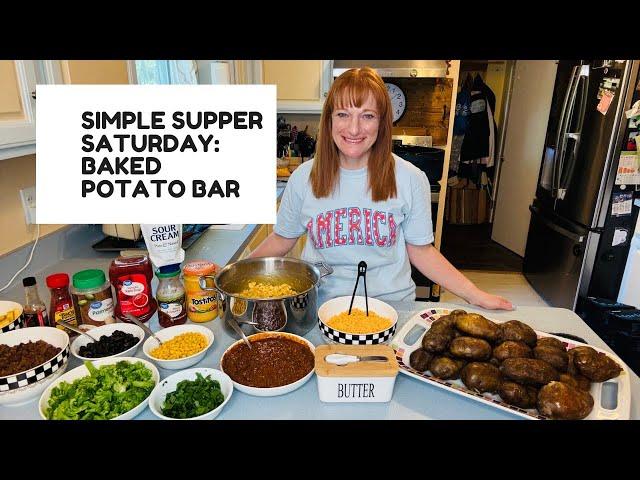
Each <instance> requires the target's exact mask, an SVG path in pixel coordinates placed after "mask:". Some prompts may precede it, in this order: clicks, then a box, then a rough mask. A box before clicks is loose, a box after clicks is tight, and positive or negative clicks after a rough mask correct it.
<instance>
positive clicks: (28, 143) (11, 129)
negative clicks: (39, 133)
mask: <svg viewBox="0 0 640 480" xmlns="http://www.w3.org/2000/svg"><path fill="white" fill-rule="evenodd" d="M129 80H130V78H129V70H128V64H127V61H126V60H60V61H58V60H0V160H3V159H6V158H14V157H19V156H22V155H28V154H32V153H35V151H36V85H42V84H62V83H67V84H71V83H73V84H87V83H92V84H113V83H120V84H122V83H124V84H126V83H129Z"/></svg>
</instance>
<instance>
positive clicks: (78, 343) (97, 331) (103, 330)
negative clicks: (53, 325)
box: [71, 323, 144, 362]
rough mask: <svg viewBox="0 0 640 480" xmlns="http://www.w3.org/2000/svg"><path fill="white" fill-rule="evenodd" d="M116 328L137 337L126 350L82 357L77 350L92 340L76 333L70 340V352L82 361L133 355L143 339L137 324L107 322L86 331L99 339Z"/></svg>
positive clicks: (110, 333)
mask: <svg viewBox="0 0 640 480" xmlns="http://www.w3.org/2000/svg"><path fill="white" fill-rule="evenodd" d="M116 330H120V331H121V332H124V333H130V334H131V335H133V336H134V337H137V338H138V341H137V342H136V344H135V345H134V346H133V347H131V348H128V349H127V350H124V351H122V352H120V353H116V354H115V355H109V356H107V357H100V358H89V357H83V356H82V355H80V353H79V352H80V347H84V346H85V345H87V344H89V343H91V342H92V340H91V339H90V338H88V337H85V336H84V335H78V336H77V337H76V338H75V340H74V341H73V342H71V354H72V355H73V356H74V357H76V358H79V359H80V360H82V361H83V362H84V361H85V360H89V361H90V362H93V361H94V360H104V359H105V358H113V357H134V356H135V354H136V351H137V350H138V347H140V345H141V344H142V341H143V340H144V330H142V329H141V328H140V327H139V326H137V325H135V324H133V323H107V324H105V325H101V326H99V327H95V328H92V329H91V330H89V331H88V332H87V333H88V334H89V335H91V336H92V337H95V338H97V339H98V340H99V339H100V338H101V337H102V336H104V335H106V336H109V335H112V334H113V332H115V331H116Z"/></svg>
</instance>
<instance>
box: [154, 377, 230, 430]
mask: <svg viewBox="0 0 640 480" xmlns="http://www.w3.org/2000/svg"><path fill="white" fill-rule="evenodd" d="M232 394H233V382H232V381H231V378H229V376H228V375H227V374H226V373H224V372H221V371H220V370H216V369H214V368H191V369H188V370H182V371H180V372H178V373H174V374H173V375H170V376H168V377H167V378H165V379H164V380H162V381H161V382H159V383H158V385H157V386H156V387H155V388H154V389H153V392H151V396H150V397H149V409H150V410H151V411H152V412H153V413H154V415H156V416H157V417H158V418H161V419H163V420H212V419H214V418H216V417H217V416H218V414H219V413H220V412H221V411H222V409H223V408H224V406H225V405H226V404H227V402H228V401H229V400H230V399H231V395H232Z"/></svg>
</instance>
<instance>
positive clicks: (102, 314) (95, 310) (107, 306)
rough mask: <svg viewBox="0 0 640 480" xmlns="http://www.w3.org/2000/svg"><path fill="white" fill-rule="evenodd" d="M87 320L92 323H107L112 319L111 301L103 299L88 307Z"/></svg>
mask: <svg viewBox="0 0 640 480" xmlns="http://www.w3.org/2000/svg"><path fill="white" fill-rule="evenodd" d="M89 318H90V319H91V320H93V321H94V322H101V323H105V322H106V323H109V320H111V319H113V299H111V298H105V299H104V300H101V301H99V302H92V303H91V305H89Z"/></svg>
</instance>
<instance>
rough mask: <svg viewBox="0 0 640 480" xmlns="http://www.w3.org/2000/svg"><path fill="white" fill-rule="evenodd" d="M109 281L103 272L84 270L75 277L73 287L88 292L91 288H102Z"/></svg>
mask: <svg viewBox="0 0 640 480" xmlns="http://www.w3.org/2000/svg"><path fill="white" fill-rule="evenodd" d="M106 281H107V277H106V276H105V274H104V272H103V271H102V270H97V269H92V270H82V271H80V272H78V273H76V274H74V275H73V286H74V288H78V289H80V290H86V289H90V288H100V287H102V286H103V285H104V284H105V282H106Z"/></svg>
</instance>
